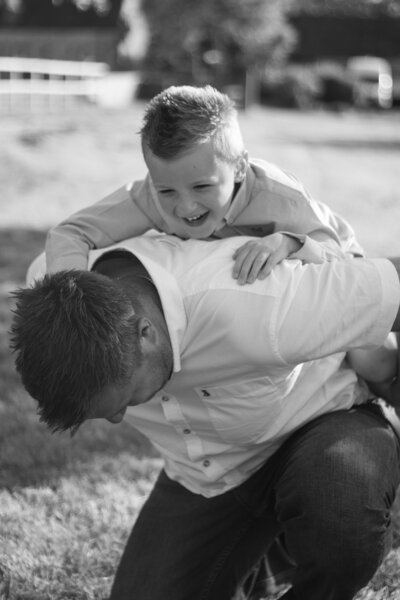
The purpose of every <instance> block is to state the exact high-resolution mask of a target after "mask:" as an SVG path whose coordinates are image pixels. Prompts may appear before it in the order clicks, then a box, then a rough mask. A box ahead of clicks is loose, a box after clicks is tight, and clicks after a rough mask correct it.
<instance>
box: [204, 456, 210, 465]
mask: <svg viewBox="0 0 400 600" xmlns="http://www.w3.org/2000/svg"><path fill="white" fill-rule="evenodd" d="M209 466H210V461H209V460H208V458H206V460H203V467H209Z"/></svg>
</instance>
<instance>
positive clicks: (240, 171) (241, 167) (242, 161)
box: [235, 150, 249, 183]
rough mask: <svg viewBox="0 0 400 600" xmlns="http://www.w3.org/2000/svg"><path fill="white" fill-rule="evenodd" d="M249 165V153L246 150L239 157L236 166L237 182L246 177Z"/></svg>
mask: <svg viewBox="0 0 400 600" xmlns="http://www.w3.org/2000/svg"><path fill="white" fill-rule="evenodd" d="M248 166H249V153H248V152H247V150H245V151H244V152H243V154H242V156H240V157H239V158H238V159H237V162H236V166H235V182H236V183H240V182H241V181H243V179H244V178H245V177H246V171H247V168H248Z"/></svg>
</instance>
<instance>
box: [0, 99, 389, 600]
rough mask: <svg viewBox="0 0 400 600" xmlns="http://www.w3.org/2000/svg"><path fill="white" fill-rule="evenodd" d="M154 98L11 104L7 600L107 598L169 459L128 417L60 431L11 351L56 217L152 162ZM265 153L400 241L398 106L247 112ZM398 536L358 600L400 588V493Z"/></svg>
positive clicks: (5, 362)
mask: <svg viewBox="0 0 400 600" xmlns="http://www.w3.org/2000/svg"><path fill="white" fill-rule="evenodd" d="M142 110H143V105H141V104H137V105H135V106H133V107H132V109H130V110H127V111H122V112H118V113H113V112H107V111H104V110H103V111H99V110H97V109H94V108H91V107H88V106H82V107H78V108H76V109H73V110H71V111H70V112H68V113H64V114H47V115H43V114H42V115H41V114H37V115H31V116H29V115H25V116H8V117H4V116H3V117H0V130H1V140H2V144H1V146H0V180H1V182H2V194H1V197H0V214H1V224H0V227H1V229H0V414H1V420H0V511H1V519H0V540H1V541H0V600H39V599H40V600H50V599H51V600H104V599H105V598H107V597H108V593H109V589H110V585H111V581H112V577H113V574H114V571H115V566H116V564H117V562H118V558H119V556H120V554H121V552H122V548H123V545H124V541H125V539H126V536H127V535H128V532H129V530H130V528H131V526H132V523H133V521H134V519H135V516H136V515H137V513H138V510H139V508H140V506H141V505H142V503H143V501H144V499H145V497H146V495H147V494H148V492H149V490H150V488H151V484H152V481H153V480H154V478H155V476H156V474H157V472H158V470H159V468H160V460H159V458H158V457H157V455H156V454H155V452H154V451H153V450H152V449H151V447H150V445H149V444H148V443H147V442H146V440H145V439H144V438H143V437H141V436H140V435H139V434H137V433H135V432H134V431H132V429H130V428H129V427H128V426H127V425H125V424H124V423H122V424H120V425H118V426H113V425H110V424H108V423H105V422H104V423H102V422H89V423H87V424H86V425H85V426H84V427H83V428H82V429H81V430H80V431H79V432H78V434H77V435H76V436H75V437H74V438H70V437H69V436H68V435H67V434H64V435H60V434H56V435H54V436H52V435H50V434H49V433H48V432H47V431H46V429H45V427H44V426H43V425H42V424H41V423H40V422H39V421H38V418H37V416H36V414H35V406H34V403H33V402H32V400H31V399H30V398H29V397H28V396H27V394H26V393H25V392H24V391H23V389H22V386H21V384H20V382H19V379H18V377H17V376H16V374H15V372H14V368H13V364H12V358H11V357H10V355H9V351H8V337H7V330H8V328H9V325H10V315H11V309H12V305H13V304H12V299H11V298H10V296H9V293H10V291H11V290H12V289H14V288H15V287H16V286H18V285H22V284H23V281H24V273H25V271H26V267H27V265H28V264H29V261H30V260H31V259H32V258H33V257H34V256H35V255H36V254H37V253H38V252H39V251H40V250H41V249H42V246H43V242H44V236H45V230H46V229H47V228H48V227H50V226H51V225H52V224H53V223H55V222H57V221H59V220H60V219H62V218H63V217H65V216H67V215H68V214H69V213H71V212H72V211H74V210H77V209H79V208H80V207H82V206H84V205H86V204H89V203H91V202H93V201H95V200H96V199H98V198H100V197H101V196H103V195H104V194H106V193H108V192H111V191H112V190H113V189H115V188H116V187H118V186H119V185H122V184H123V183H124V182H126V181H128V180H130V179H131V178H134V177H140V176H142V175H143V174H144V172H145V168H144V164H143V161H142V158H141V155H140V151H139V144H138V137H137V135H136V132H137V131H138V129H139V127H140V118H141V114H142ZM241 119H242V125H243V130H244V135H245V139H246V142H247V145H248V148H249V150H250V153H251V154H252V155H253V156H259V157H265V158H268V159H269V160H271V161H273V162H276V163H277V164H279V165H280V166H282V167H284V168H286V169H287V170H289V171H291V172H292V173H294V174H296V176H297V177H298V178H299V179H301V180H302V181H303V182H304V183H305V185H306V187H307V188H308V189H309V190H310V191H311V193H312V194H313V195H314V196H315V197H316V198H319V199H321V200H323V201H325V202H326V203H328V204H329V205H330V206H331V207H332V208H333V209H334V210H337V211H340V212H341V213H342V214H343V215H344V216H345V217H347V218H348V220H349V221H350V222H351V223H352V224H353V226H354V228H355V230H356V231H357V234H358V238H359V240H360V241H361V242H362V244H363V245H364V247H365V248H366V250H367V252H368V253H369V254H370V255H373V256H379V255H393V254H397V255H398V254H400V243H399V223H400V203H399V202H398V199H397V195H398V189H399V166H398V165H399V164H400V162H399V158H400V127H399V119H400V116H399V114H396V113H395V112H393V113H391V114H386V115H382V114H378V113H367V114H357V113H354V112H346V113H324V112H317V113H297V112H284V111H279V110H265V109H261V108H255V109H252V110H250V111H248V112H247V113H244V114H243V115H242V117H241ZM395 525H396V527H395V529H396V532H397V533H396V535H395V540H394V549H393V550H392V552H391V553H390V554H389V556H388V558H387V560H386V561H385V563H384V565H383V566H382V567H381V569H380V570H379V572H378V573H377V574H376V576H375V578H374V579H373V581H372V582H371V583H370V585H369V586H368V587H367V588H365V589H364V590H362V592H360V594H359V595H358V596H357V599H358V600H372V599H374V600H389V599H391V600H400V591H399V589H400V575H399V573H400V539H399V537H400V534H399V532H400V504H399V501H397V505H396V510H395Z"/></svg>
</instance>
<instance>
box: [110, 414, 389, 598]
mask: <svg viewBox="0 0 400 600" xmlns="http://www.w3.org/2000/svg"><path fill="white" fill-rule="evenodd" d="M399 483H400V443H399V439H398V438H397V436H396V434H395V433H394V431H393V429H392V428H391V426H390V425H389V423H388V422H387V421H386V420H385V419H384V418H383V417H381V416H379V415H377V414H375V413H374V412H371V411H369V410H368V408H367V407H361V408H355V409H352V410H350V411H337V412H333V413H329V414H326V415H323V416H320V417H318V418H316V419H315V420H313V421H311V422H310V423H308V424H307V425H305V426H303V427H302V428H301V429H299V430H297V431H296V432H295V433H294V434H292V436H291V437H290V438H289V439H288V440H286V442H285V443H284V444H283V445H282V446H281V448H280V449H279V450H278V451H277V452H276V453H275V454H274V455H273V456H272V457H271V458H270V459H268V460H267V461H266V462H265V464H264V465H263V466H262V467H261V468H260V469H259V470H258V471H257V472H256V473H254V474H253V475H251V476H250V477H249V479H247V481H245V482H244V483H243V484H241V485H240V486H238V487H236V488H235V489H233V490H230V491H228V492H226V493H223V494H221V495H219V496H216V497H212V498H205V497H203V496H201V495H198V494H194V493H192V492H190V491H188V490H187V489H185V488H184V487H183V486H182V485H180V484H179V483H177V482H174V481H171V480H170V479H169V478H168V477H167V475H166V474H165V472H163V471H162V472H161V474H160V476H159V478H158V480H157V481H156V483H155V486H154V488H153V491H152V493H151V494H150V496H149V498H148V500H147V501H146V503H145V504H144V506H143V508H142V510H141V512H140V515H139V517H138V519H137V521H136V523H135V525H134V527H133V530H132V533H131V535H130V537H129V539H128V542H127V544H126V547H125V550H124V553H123V556H122V559H121V562H120V564H119V567H118V569H117V573H116V576H115V580H114V584H113V588H112V592H111V600H234V599H236V598H252V599H253V598H256V597H257V598H261V597H262V595H257V596H255V595H253V594H252V592H251V590H250V589H248V582H249V579H250V576H251V573H252V572H254V569H255V567H256V565H257V564H259V563H260V561H261V560H262V557H263V556H264V555H265V554H266V553H267V552H268V549H269V548H271V545H272V544H273V543H274V540H275V538H277V536H279V537H281V538H282V539H283V540H284V543H285V547H286V549H287V551H288V553H289V555H290V557H291V559H292V561H293V563H292V564H293V565H295V566H294V568H293V573H292V578H291V584H292V587H291V589H290V590H289V591H288V592H286V594H285V595H284V596H283V598H285V599H286V600H288V599H289V598H290V599H296V600H348V599H349V600H350V599H351V598H353V597H354V595H355V594H356V592H357V591H358V590H359V589H361V588H362V587H363V586H365V585H366V584H367V583H368V581H369V580H370V579H371V578H372V576H373V575H374V573H375V571H376V570H377V568H378V567H379V565H380V563H381V562H382V559H383V558H384V556H385V554H386V553H387V552H388V550H389V549H390V546H391V541H392V539H391V538H392V530H391V506H392V504H393V501H394V499H395V495H396V489H397V487H398V485H399ZM246 586H247V589H248V595H247V593H246V592H245V590H246Z"/></svg>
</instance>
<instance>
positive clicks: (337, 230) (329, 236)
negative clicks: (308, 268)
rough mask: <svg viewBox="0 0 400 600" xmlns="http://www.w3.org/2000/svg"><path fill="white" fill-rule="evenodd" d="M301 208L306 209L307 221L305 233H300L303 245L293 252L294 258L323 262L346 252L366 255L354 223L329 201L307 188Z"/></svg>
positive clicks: (342, 255)
mask: <svg viewBox="0 0 400 600" xmlns="http://www.w3.org/2000/svg"><path fill="white" fill-rule="evenodd" d="M301 212H304V214H303V216H302V218H301V219H300V223H301V222H303V223H304V229H305V231H304V233H305V235H304V236H298V237H299V239H300V241H301V242H302V247H301V248H300V249H299V250H298V251H297V252H296V253H294V254H293V255H291V257H292V258H298V259H299V260H302V261H303V262H315V263H319V262H325V261H328V262H329V261H331V260H334V259H336V258H344V257H345V256H355V257H356V256H364V251H363V249H362V247H361V246H360V244H359V243H358V242H357V240H356V236H355V233H354V230H353V228H352V227H351V225H350V224H349V223H348V222H347V221H346V220H345V219H343V217H341V216H340V215H338V214H336V213H334V212H333V211H331V209H330V208H329V207H328V206H327V205H326V204H323V203H321V202H317V201H316V200H314V199H313V198H312V197H311V196H309V195H308V194H307V193H306V192H304V207H303V208H302V210H301ZM307 229H308V231H307ZM301 238H302V239H301Z"/></svg>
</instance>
